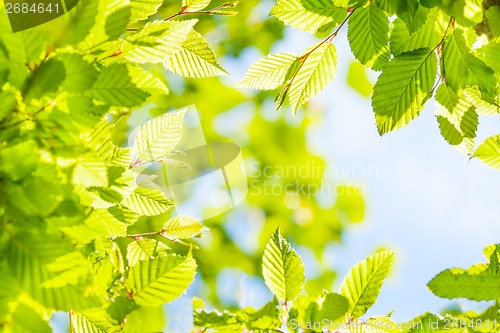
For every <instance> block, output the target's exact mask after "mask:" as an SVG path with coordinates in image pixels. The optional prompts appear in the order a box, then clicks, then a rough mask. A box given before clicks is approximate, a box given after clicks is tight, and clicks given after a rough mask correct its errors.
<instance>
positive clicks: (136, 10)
mask: <svg viewBox="0 0 500 333" xmlns="http://www.w3.org/2000/svg"><path fill="white" fill-rule="evenodd" d="M162 4H163V0H130V9H131V11H132V13H131V17H130V22H137V21H141V20H145V19H147V18H148V17H150V16H151V15H153V14H156V12H157V11H158V8H160V7H161V5H162Z"/></svg>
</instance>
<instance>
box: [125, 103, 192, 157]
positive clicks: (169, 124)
mask: <svg viewBox="0 0 500 333" xmlns="http://www.w3.org/2000/svg"><path fill="white" fill-rule="evenodd" d="M186 111H187V109H186V108H184V109H179V110H175V111H171V112H167V113H165V114H163V115H161V116H158V117H155V118H153V119H151V120H150V121H148V122H147V123H145V124H144V125H142V127H141V129H140V130H139V132H138V133H137V136H136V137H135V142H134V152H135V154H136V156H137V159H138V160H139V161H142V162H151V161H156V160H158V159H161V158H163V157H166V156H167V155H168V154H169V153H171V152H172V151H173V150H174V149H175V147H176V146H177V144H178V143H179V141H180V139H181V131H182V122H183V120H184V115H185V114H186Z"/></svg>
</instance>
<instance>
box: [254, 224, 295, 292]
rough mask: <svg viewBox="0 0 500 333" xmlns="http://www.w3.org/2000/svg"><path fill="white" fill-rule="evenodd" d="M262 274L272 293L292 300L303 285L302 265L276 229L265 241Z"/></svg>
mask: <svg viewBox="0 0 500 333" xmlns="http://www.w3.org/2000/svg"><path fill="white" fill-rule="evenodd" d="M262 275H263V276H264V281H265V283H266V285H267V286H268V287H269V289H270V290H271V291H272V292H273V294H274V295H275V296H276V297H278V298H279V299H282V300H293V299H295V298H296V297H297V296H298V295H299V293H300V292H301V291H302V288H303V287H304V279H305V277H304V265H303V264H302V261H301V259H300V257H299V256H298V255H297V253H296V252H295V250H294V249H293V248H292V247H291V245H290V244H289V243H288V242H287V241H286V240H285V239H284V238H283V237H282V236H281V233H280V229H277V230H276V231H275V233H274V234H273V236H272V237H271V240H270V241H269V243H267V245H266V248H265V250H264V256H263V257H262Z"/></svg>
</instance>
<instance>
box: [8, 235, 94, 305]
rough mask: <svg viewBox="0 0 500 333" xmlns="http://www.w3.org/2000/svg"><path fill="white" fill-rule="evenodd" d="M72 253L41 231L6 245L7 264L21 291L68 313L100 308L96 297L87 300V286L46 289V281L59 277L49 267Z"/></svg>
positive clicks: (68, 246)
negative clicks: (44, 285) (58, 259)
mask: <svg viewBox="0 0 500 333" xmlns="http://www.w3.org/2000/svg"><path fill="white" fill-rule="evenodd" d="M73 250H74V248H73V246H72V245H71V244H70V243H68V242H67V241H65V240H64V239H63V238H61V237H60V236H58V235H54V234H49V233H46V232H42V231H40V230H37V232H36V233H34V232H30V233H27V232H26V233H18V234H16V235H14V236H12V238H11V240H10V241H9V243H8V244H7V247H6V253H9V256H8V257H7V262H8V265H9V268H10V271H11V273H12V275H13V276H14V277H15V278H16V280H17V284H19V287H20V288H21V289H22V290H23V291H25V292H26V293H28V294H29V296H30V297H31V298H33V299H34V300H36V301H37V302H39V303H40V304H42V305H44V306H45V307H49V308H52V309H55V310H63V311H68V310H70V309H74V310H80V309H88V308H91V307H95V306H98V305H99V302H98V300H97V298H96V297H93V296H87V293H86V292H85V288H86V286H85V285H82V284H78V285H67V286H63V287H60V288H47V287H43V283H44V282H45V281H49V280H50V279H52V278H55V277H57V274H55V273H52V272H51V271H50V270H49V269H48V266H47V265H48V264H50V263H51V262H53V261H54V260H56V259H57V258H58V257H61V256H63V255H66V254H68V253H70V252H72V251H73Z"/></svg>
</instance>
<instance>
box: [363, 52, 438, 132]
mask: <svg viewBox="0 0 500 333" xmlns="http://www.w3.org/2000/svg"><path fill="white" fill-rule="evenodd" d="M436 67H437V61H436V55H435V54H434V52H433V51H430V50H429V49H420V50H415V51H412V52H407V53H403V54H401V55H399V56H397V57H396V58H394V59H392V60H391V62H390V63H389V64H388V65H387V66H386V67H384V70H383V71H382V74H381V75H380V76H379V78H378V80H377V83H376V84H375V87H374V88H373V97H372V106H373V111H374V112H375V116H376V118H377V127H378V131H379V133H380V134H385V133H387V132H390V131H392V130H395V129H399V128H401V127H404V126H406V125H408V124H409V123H410V122H411V121H412V120H413V119H415V118H416V117H417V116H418V115H419V114H420V111H421V110H422V109H423V107H424V104H425V101H426V100H427V99H428V95H429V93H430V92H431V89H432V87H433V85H434V80H435V79H436Z"/></svg>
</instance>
